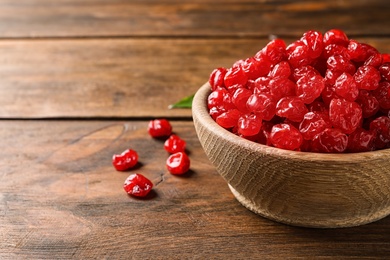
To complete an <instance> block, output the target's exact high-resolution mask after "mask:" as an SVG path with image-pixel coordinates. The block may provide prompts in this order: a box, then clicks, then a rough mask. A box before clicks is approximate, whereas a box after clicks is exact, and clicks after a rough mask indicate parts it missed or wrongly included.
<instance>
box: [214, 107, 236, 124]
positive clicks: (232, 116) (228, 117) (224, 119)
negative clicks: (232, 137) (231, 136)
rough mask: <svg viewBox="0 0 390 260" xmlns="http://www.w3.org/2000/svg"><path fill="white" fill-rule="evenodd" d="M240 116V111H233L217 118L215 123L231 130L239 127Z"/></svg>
mask: <svg viewBox="0 0 390 260" xmlns="http://www.w3.org/2000/svg"><path fill="white" fill-rule="evenodd" d="M240 116H241V112H240V111H238V109H231V110H228V111H226V112H223V113H222V114H220V115H219V116H217V118H216V120H215V121H216V122H217V124H218V125H220V126H222V127H223V128H225V129H229V128H233V127H235V126H237V122H238V119H239V118H240Z"/></svg>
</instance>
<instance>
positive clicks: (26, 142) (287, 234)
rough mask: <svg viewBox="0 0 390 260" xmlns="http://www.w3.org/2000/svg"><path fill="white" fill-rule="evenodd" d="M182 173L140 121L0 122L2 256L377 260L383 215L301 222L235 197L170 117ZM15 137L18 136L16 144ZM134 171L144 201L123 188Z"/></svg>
mask: <svg viewBox="0 0 390 260" xmlns="http://www.w3.org/2000/svg"><path fill="white" fill-rule="evenodd" d="M172 124H173V129H174V131H175V132H176V133H177V134H179V135H180V136H182V137H183V138H184V139H185V140H186V141H187V142H188V151H189V154H190V158H191V162H192V166H191V172H189V173H188V174H186V175H185V176H182V177H179V176H174V175H170V174H169V173H167V171H166V170H165V166H164V162H165V160H166V158H167V153H166V152H165V151H164V150H163V149H162V142H161V141H158V140H154V139H151V138H150V137H149V136H148V134H147V131H146V125H147V122H145V121H102V120H99V121H69V120H65V121H64V120H63V121H57V120H56V121H53V120H50V121H47V120H37V121H19V120H16V121H3V122H2V127H1V131H0V137H1V139H2V142H1V143H0V151H1V152H0V155H1V156H0V158H1V161H0V163H1V166H2V172H1V176H0V178H1V182H0V190H1V197H0V213H1V214H0V220H1V221H0V230H1V231H2V232H1V233H0V240H1V241H2V243H1V245H0V258H1V259H23V258H28V259H53V258H54V259H70V258H72V259H104V258H107V259H124V258H125V259H132V258H133V259H194V258H195V259H221V258H228V259H232V258H233V259H237V258H247V259H248V258H249V259H259V258H262V257H265V258H267V257H271V258H294V257H308V258H310V257H324V258H326V257H335V256H337V257H339V258H340V259H341V258H343V257H346V258H351V257H352V258H354V257H355V258H356V257H359V258H360V257H372V256H376V257H383V258H385V257H386V256H388V255H389V254H390V247H389V246H388V245H389V243H390V237H389V236H388V233H389V231H390V229H389V228H390V219H389V218H385V219H383V220H380V221H378V222H376V223H373V224H369V225H365V226H361V227H356V228H347V229H329V230H327V229H325V230H322V229H305V228H296V227H290V226H286V225H283V224H277V223H274V222H272V221H269V220H266V219H264V218H261V217H259V216H257V215H255V214H253V213H251V212H250V211H248V210H247V209H245V208H244V207H242V206H241V204H239V203H238V202H237V201H236V200H235V198H234V197H233V195H232V194H231V192H230V190H229V189H228V187H227V185H226V183H225V181H224V180H223V179H222V178H221V177H220V176H219V175H218V174H217V173H216V171H215V169H214V168H213V167H212V166H211V165H210V163H209V162H208V160H207V158H206V157H205V154H204V152H203V150H202V149H201V147H200V143H199V141H198V139H197V137H196V135H195V131H194V128H193V123H192V122H183V121H175V122H173V123H172ZM15 140H18V142H15ZM128 147H132V148H134V149H137V150H138V152H139V156H140V165H139V166H138V168H137V169H136V170H133V171H129V172H116V171H115V170H114V168H113V167H112V166H111V165H110V164H111V156H112V154H113V153H116V152H120V151H122V150H124V149H126V148H128ZM132 172H139V173H142V174H144V175H145V176H147V177H149V178H150V179H151V180H152V181H153V182H154V183H155V189H154V192H153V193H152V194H151V196H149V197H148V198H147V199H134V198H132V197H129V196H127V195H126V193H125V192H124V191H123V189H122V184H123V182H124V180H125V178H126V177H127V176H128V175H129V174H130V173H132Z"/></svg>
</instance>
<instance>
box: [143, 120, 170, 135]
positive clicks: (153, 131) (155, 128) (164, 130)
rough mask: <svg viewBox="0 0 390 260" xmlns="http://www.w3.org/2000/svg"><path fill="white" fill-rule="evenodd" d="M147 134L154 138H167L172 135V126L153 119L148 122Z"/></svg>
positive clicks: (164, 121)
mask: <svg viewBox="0 0 390 260" xmlns="http://www.w3.org/2000/svg"><path fill="white" fill-rule="evenodd" d="M148 132H149V134H150V135H151V136H152V137H155V138H157V137H168V136H170V135H171V134H172V126H171V123H169V121H168V120H166V119H155V120H151V121H150V122H149V125H148Z"/></svg>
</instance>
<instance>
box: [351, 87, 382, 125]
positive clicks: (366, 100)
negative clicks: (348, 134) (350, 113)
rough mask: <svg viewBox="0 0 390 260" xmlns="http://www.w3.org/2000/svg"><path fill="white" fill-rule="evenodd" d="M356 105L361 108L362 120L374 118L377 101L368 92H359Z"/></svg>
mask: <svg viewBox="0 0 390 260" xmlns="http://www.w3.org/2000/svg"><path fill="white" fill-rule="evenodd" d="M356 103H357V104H359V106H360V107H361V108H362V115H363V118H369V117H372V116H374V115H375V114H376V113H377V112H378V111H379V108H380V107H379V101H378V100H377V99H376V98H375V97H374V96H373V95H372V93H371V92H370V91H367V90H364V89H362V90H360V91H359V95H358V97H357V99H356Z"/></svg>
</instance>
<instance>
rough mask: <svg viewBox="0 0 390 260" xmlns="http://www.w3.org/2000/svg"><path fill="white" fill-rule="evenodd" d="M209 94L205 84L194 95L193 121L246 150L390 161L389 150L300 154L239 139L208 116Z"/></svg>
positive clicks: (327, 158) (311, 157)
mask: <svg viewBox="0 0 390 260" xmlns="http://www.w3.org/2000/svg"><path fill="white" fill-rule="evenodd" d="M210 93H211V86H210V84H209V83H208V82H206V83H205V84H204V85H203V86H201V87H200V88H199V89H198V91H197V92H196V93H195V96H194V99H193V102H192V115H193V117H194V120H197V121H198V122H200V123H201V124H202V125H203V126H204V127H206V128H208V129H209V130H211V131H212V132H214V133H215V134H216V135H218V136H219V137H221V138H223V139H225V140H227V141H228V142H230V143H232V144H235V145H238V146H241V147H243V148H246V149H250V150H255V151H258V152H261V153H265V154H267V155H273V156H275V157H280V158H286V157H288V158H289V159H296V160H308V161H329V162H349V163H351V162H361V161H370V160H375V159H378V158H381V159H385V158H386V157H388V159H390V148H387V149H382V150H376V151H369V152H360V153H314V152H301V151H291V150H286V149H281V148H276V147H271V146H267V145H263V144H259V143H256V142H253V141H250V140H247V139H244V138H241V137H239V136H237V135H235V134H233V133H232V132H230V131H228V130H226V129H224V128H223V127H221V126H219V125H218V124H217V123H216V122H215V121H214V120H213V119H212V118H211V116H210V114H209V111H208V109H207V98H208V96H209V94H210Z"/></svg>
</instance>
